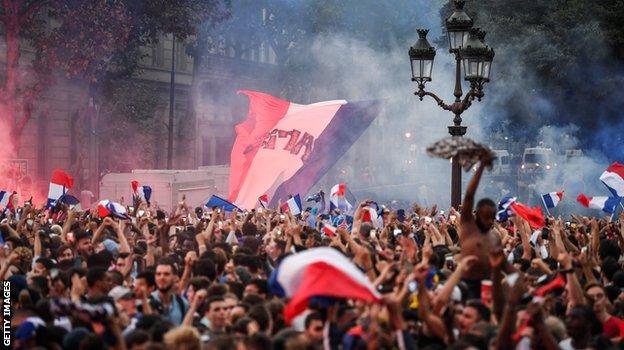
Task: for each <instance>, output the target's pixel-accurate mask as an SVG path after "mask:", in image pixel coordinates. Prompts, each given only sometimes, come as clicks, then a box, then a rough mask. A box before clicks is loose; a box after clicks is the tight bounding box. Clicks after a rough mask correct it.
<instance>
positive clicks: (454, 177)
mask: <svg viewBox="0 0 624 350" xmlns="http://www.w3.org/2000/svg"><path fill="white" fill-rule="evenodd" d="M454 4H455V10H454V12H453V14H452V15H451V16H450V17H449V18H447V20H446V31H447V35H448V41H449V51H450V52H451V53H452V54H454V55H455V90H454V91H453V95H454V96H455V101H454V102H453V103H452V104H447V103H445V102H444V101H443V100H442V99H441V98H439V97H438V96H437V95H436V94H434V93H432V92H429V91H425V84H426V83H427V82H429V81H431V78H432V77H431V69H432V67H433V60H434V58H435V48H433V47H432V46H431V45H430V44H429V42H428V41H427V33H428V32H429V31H428V30H424V29H419V30H418V36H419V39H418V41H417V42H416V44H414V46H412V47H411V48H410V50H409V57H410V63H411V67H412V81H414V82H416V83H418V90H417V91H416V92H415V93H414V94H415V95H416V96H418V97H419V98H420V100H421V101H422V100H423V98H424V97H425V96H429V97H431V98H433V99H434V100H435V101H436V102H437V103H438V106H440V107H441V108H442V109H444V110H447V111H450V112H451V113H453V114H454V115H455V116H454V118H453V125H451V126H449V127H448V130H449V133H450V134H451V135H452V136H454V137H461V136H463V135H465V134H466V127H465V126H462V125H461V122H462V118H461V115H462V113H463V112H464V111H466V110H467V109H468V108H470V106H471V105H472V102H473V101H474V100H475V99H477V100H478V101H481V99H482V98H483V96H484V95H485V94H484V93H483V87H484V85H485V83H487V82H489V81H490V72H491V68H492V61H493V60H494V50H493V49H492V48H490V47H489V46H487V45H486V44H485V34H486V33H485V32H484V31H481V30H479V29H478V28H472V26H473V21H472V19H471V18H470V17H469V16H468V14H466V12H465V11H464V5H465V1H464V0H454ZM462 65H463V66H464V79H465V80H466V81H468V82H469V83H470V90H469V91H468V92H467V93H466V95H465V96H464V93H463V91H462V83H461V70H462V69H461V68H462ZM462 97H463V98H462ZM451 163H452V171H451V205H452V206H454V207H455V208H458V206H459V205H460V204H461V167H460V164H459V161H457V160H453V161H452V162H451Z"/></svg>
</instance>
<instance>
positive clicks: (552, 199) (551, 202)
mask: <svg viewBox="0 0 624 350" xmlns="http://www.w3.org/2000/svg"><path fill="white" fill-rule="evenodd" d="M562 200H563V191H561V192H550V193H546V194H544V195H542V201H543V202H544V206H545V207H546V208H550V209H552V208H555V207H557V205H558V204H559V202H561V201H562Z"/></svg>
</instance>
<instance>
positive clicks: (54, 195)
mask: <svg viewBox="0 0 624 350" xmlns="http://www.w3.org/2000/svg"><path fill="white" fill-rule="evenodd" d="M72 186H74V178H73V177H71V176H69V174H67V173H66V172H64V171H63V170H60V169H56V170H54V172H52V178H51V179H50V189H49V191H48V204H47V207H48V208H50V207H53V206H55V205H56V202H57V201H58V199H59V198H61V196H63V195H64V194H65V192H67V191H68V190H69V189H71V188H72Z"/></svg>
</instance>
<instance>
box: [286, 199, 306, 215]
mask: <svg viewBox="0 0 624 350" xmlns="http://www.w3.org/2000/svg"><path fill="white" fill-rule="evenodd" d="M282 211H283V212H290V213H292V214H293V215H299V214H301V212H302V211H303V206H302V205H301V197H299V195H298V194H297V195H295V196H293V197H292V198H290V199H289V200H287V201H286V202H285V203H284V204H282Z"/></svg>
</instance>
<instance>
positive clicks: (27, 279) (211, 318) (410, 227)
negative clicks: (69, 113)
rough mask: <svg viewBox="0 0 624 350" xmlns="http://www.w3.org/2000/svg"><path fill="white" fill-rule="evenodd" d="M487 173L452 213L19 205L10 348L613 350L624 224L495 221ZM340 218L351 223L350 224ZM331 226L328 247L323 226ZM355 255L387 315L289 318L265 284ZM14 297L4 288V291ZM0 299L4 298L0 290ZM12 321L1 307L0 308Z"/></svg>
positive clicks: (313, 313) (13, 222) (6, 271)
mask: <svg viewBox="0 0 624 350" xmlns="http://www.w3.org/2000/svg"><path fill="white" fill-rule="evenodd" d="M485 165H487V161H482V162H481V163H480V165H479V166H478V169H477V171H476V172H475V173H474V176H473V178H472V180H471V182H470V184H469V186H468V188H467V189H466V193H465V197H464V200H463V203H462V206H461V208H457V210H456V209H454V208H450V209H449V210H447V211H442V210H438V208H436V207H435V206H434V207H432V208H423V207H420V206H418V205H414V206H413V207H412V208H392V207H381V208H380V210H379V218H372V219H371V217H370V215H365V213H366V212H367V211H368V212H370V211H369V207H370V206H372V202H371V201H363V202H362V203H360V204H359V205H357V207H356V208H355V210H354V212H353V213H352V220H348V221H347V220H346V213H341V212H340V211H339V210H334V211H333V212H331V213H319V212H314V211H313V210H310V209H307V210H305V211H304V212H303V213H302V214H301V215H298V216H293V215H291V214H290V213H288V212H281V211H280V210H271V209H265V208H258V209H256V210H251V211H249V212H241V211H237V210H234V211H232V212H224V211H223V210H221V209H219V208H190V207H188V206H187V205H186V203H185V202H184V201H183V202H181V203H180V205H179V206H178V207H177V208H176V209H175V211H173V212H171V213H165V212H163V211H161V210H159V209H158V208H155V207H153V206H148V205H147V203H143V202H140V201H137V202H135V204H134V205H133V206H132V208H128V210H129V212H128V217H129V218H119V217H114V216H109V217H99V216H98V214H97V211H96V210H90V211H89V210H87V211H78V210H76V209H75V208H74V209H72V208H69V207H68V206H66V205H58V206H56V207H55V208H53V209H44V208H35V207H33V206H32V205H29V203H25V204H23V205H20V206H17V207H15V208H14V210H5V213H4V218H3V220H2V222H1V224H0V231H1V234H2V238H3V249H0V261H1V267H0V278H2V280H4V281H8V282H10V321H11V332H10V334H11V345H12V346H13V347H14V348H16V349H34V348H39V349H81V350H82V349H89V350H96V349H132V350H138V349H171V350H183V349H187V350H194V349H215V350H216V349H218V350H221V349H223V350H226V349H232V350H243V349H248V350H260V349H276V350H278V349H321V348H323V349H345V350H348V349H445V348H451V349H494V348H496V349H507V350H508V349H513V348H517V349H530V348H531V349H564V350H568V349H610V348H620V347H622V336H623V335H624V321H623V320H622V317H624V308H623V306H624V269H622V264H621V256H622V248H623V245H624V215H621V216H620V217H619V220H613V221H612V220H610V218H608V217H606V218H588V217H580V216H575V215H572V216H571V217H570V218H565V219H562V218H554V217H549V218H547V220H546V226H545V227H543V228H534V227H530V225H529V223H528V222H527V221H526V220H524V219H523V218H521V217H520V216H512V217H511V218H509V219H508V220H506V221H504V222H497V221H496V220H495V215H496V212H497V206H496V203H495V202H494V201H492V200H490V199H482V200H479V201H475V194H476V192H477V187H478V184H479V181H480V178H481V175H482V173H483V171H484V166H485ZM343 219H345V220H344V221H345V224H342V221H343ZM327 221H329V222H337V223H338V225H337V226H338V228H337V230H336V231H335V234H330V233H328V232H327V231H325V230H323V229H322V225H324V223H325V222H327ZM322 246H324V247H332V248H334V249H336V250H338V251H339V252H341V253H343V254H344V255H345V256H347V257H348V258H349V259H350V261H351V262H352V263H353V264H354V265H355V266H356V267H357V268H358V269H359V270H360V271H361V272H362V274H364V275H366V276H367V278H368V279H369V280H370V282H371V283H373V284H374V286H375V288H376V289H377V290H378V291H379V293H380V294H381V295H382V298H381V300H382V301H381V302H376V303H365V302H362V301H360V300H335V299H331V300H326V299H323V298H314V299H312V300H310V303H309V306H308V309H307V310H306V311H305V312H304V313H303V314H301V315H300V316H298V317H297V318H295V319H294V320H293V321H292V322H290V323H286V322H285V320H284V315H283V312H284V308H285V305H286V304H287V303H288V299H286V298H283V297H279V296H278V294H276V293H275V291H274V290H272V288H270V283H269V280H270V277H271V274H272V273H273V272H274V270H275V269H276V268H278V266H279V264H280V262H281V261H282V260H283V259H284V257H286V256H289V255H291V254H298V253H299V252H302V251H304V250H307V249H314V248H315V247H322ZM6 286H7V284H5V287H6ZM5 295H6V291H5ZM3 301H4V303H5V305H4V307H3V310H4V311H5V312H4V317H5V319H6V317H7V313H6V303H7V302H8V299H7V298H4V299H3Z"/></svg>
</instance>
